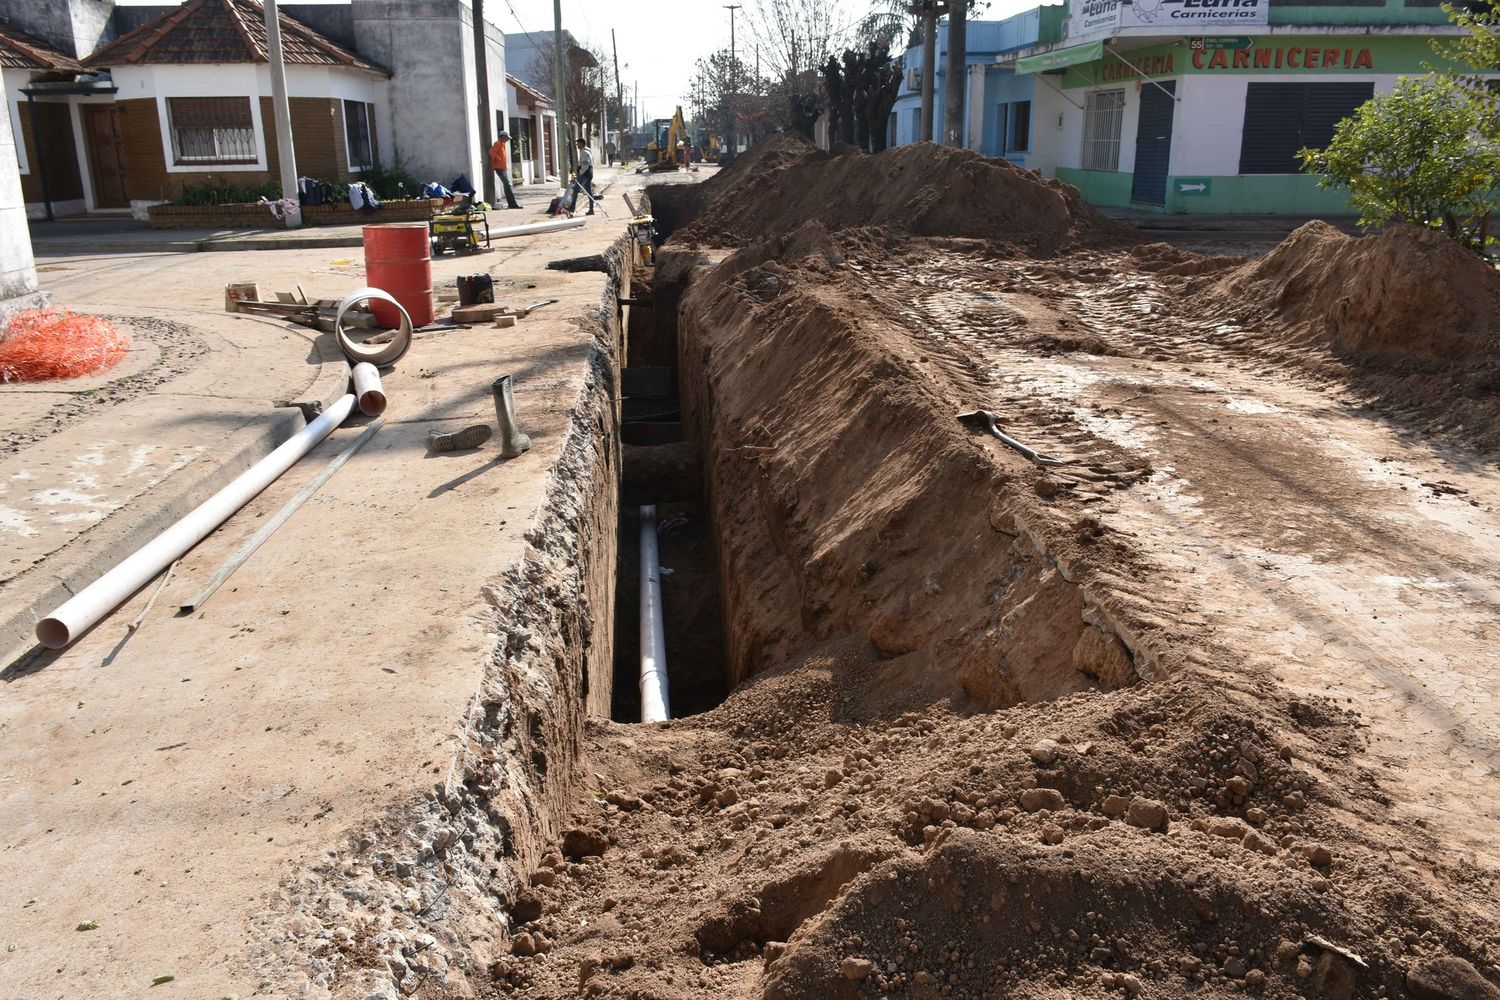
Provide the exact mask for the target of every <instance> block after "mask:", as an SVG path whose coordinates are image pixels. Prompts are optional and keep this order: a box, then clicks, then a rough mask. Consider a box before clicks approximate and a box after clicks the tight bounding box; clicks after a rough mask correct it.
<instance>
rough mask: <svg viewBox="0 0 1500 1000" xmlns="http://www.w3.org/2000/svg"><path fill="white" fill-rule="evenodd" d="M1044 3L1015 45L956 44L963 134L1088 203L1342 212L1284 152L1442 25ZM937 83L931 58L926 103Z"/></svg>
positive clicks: (1228, 7) (1395, 18) (1152, 3)
mask: <svg viewBox="0 0 1500 1000" xmlns="http://www.w3.org/2000/svg"><path fill="white" fill-rule="evenodd" d="M1049 11H1052V12H1055V13H1053V14H1052V15H1051V17H1052V18H1055V19H1056V20H1055V22H1049V21H1048V20H1046V19H1045V17H1044V18H1043V19H1042V20H1041V21H1039V22H1038V25H1037V30H1036V33H1035V34H1036V40H1035V41H1034V42H1033V43H1031V44H1029V45H1026V44H1023V45H1021V46H1020V47H1016V46H1007V47H1004V48H996V47H995V45H994V42H993V40H991V39H989V38H988V37H987V36H986V35H985V34H984V33H982V32H981V33H979V36H978V37H979V39H980V41H979V42H978V44H979V45H982V46H985V47H984V48H983V49H978V50H976V45H975V43H973V42H971V44H970V68H969V73H970V89H969V100H968V112H969V119H970V125H969V128H970V132H969V134H968V136H967V141H966V145H968V146H970V147H971V148H976V149H979V150H981V151H982V152H984V153H986V154H987V155H994V156H1006V157H1007V158H1009V159H1011V160H1013V161H1014V162H1017V163H1019V164H1021V165H1024V166H1027V167H1034V168H1036V169H1039V170H1040V171H1041V172H1042V173H1044V174H1045V175H1047V176H1049V177H1057V178H1058V179H1060V180H1064V181H1067V182H1068V183H1070V184H1073V185H1075V186H1076V187H1078V188H1079V190H1080V191H1082V192H1083V196H1084V198H1085V200H1087V201H1088V202H1090V203H1091V204H1094V205H1101V206H1111V207H1118V208H1130V209H1136V210H1141V211H1148V212H1164V213H1230V214H1285V215H1340V214H1347V213H1348V212H1349V208H1348V205H1347V200H1346V194H1345V192H1343V191H1340V190H1338V189H1329V188H1320V187H1319V186H1318V180H1319V179H1318V177H1316V176H1313V175H1309V174H1306V173H1303V172H1302V171H1301V170H1300V169H1299V162H1300V161H1299V159H1298V157H1297V150H1299V149H1301V148H1303V147H1321V146H1325V145H1327V143H1328V142H1329V140H1330V139H1331V138H1332V135H1333V129H1334V126H1335V125H1336V123H1337V122H1338V121H1339V120H1341V119H1343V118H1345V117H1347V116H1348V115H1349V114H1350V113H1351V112H1353V111H1354V110H1355V109H1356V108H1358V107H1359V106H1360V105H1361V104H1363V103H1364V102H1365V101H1368V100H1369V99H1370V98H1371V97H1372V96H1373V95H1374V94H1377V93H1382V92H1385V91H1388V90H1390V89H1391V88H1392V87H1394V86H1395V84H1396V81H1397V80H1398V79H1399V78H1400V77H1401V76H1403V75H1408V76H1410V75H1420V74H1422V73H1424V72H1426V71H1427V68H1428V67H1429V66H1433V65H1436V66H1442V65H1443V63H1444V60H1443V59H1442V57H1441V56H1440V55H1439V54H1438V53H1437V52H1435V51H1434V44H1435V43H1436V44H1437V45H1438V46H1439V47H1440V46H1441V44H1442V42H1443V41H1444V40H1445V39H1452V38H1454V37H1455V36H1456V35H1457V30H1456V29H1454V28H1453V27H1452V26H1451V25H1450V24H1449V22H1448V18H1447V16H1446V15H1445V14H1444V13H1443V11H1442V10H1441V8H1440V7H1439V6H1438V5H1437V3H1436V0H1353V2H1350V0H1344V2H1340V3H1328V2H1326V0H1319V2H1302V0H1070V2H1069V4H1068V5H1067V6H1066V7H1064V6H1063V5H1057V6H1052V7H1042V8H1040V13H1041V14H1043V15H1046V13H1047V12H1049ZM1029 13H1037V12H1029ZM1026 16H1027V15H1019V16H1018V17H1017V18H1011V19H1009V22H999V23H1000V24H1007V23H1010V22H1018V21H1020V22H1022V23H1024V21H1023V19H1024V18H1025V17H1026ZM1049 23H1056V24H1057V26H1058V29H1059V30H1058V31H1057V33H1056V37H1050V38H1049V37H1048V34H1047V31H1048V25H1049ZM981 24H983V22H978V23H975V24H971V25H970V26H969V31H970V35H971V38H972V37H974V36H975V28H976V27H978V26H980V25H981ZM1023 35H1024V32H1023ZM1011 37H1012V38H1014V37H1015V36H1014V35H1012V36H1011ZM911 55H912V53H908V59H909V60H910V57H911ZM915 55H916V58H917V61H918V64H920V50H917V51H916V52H915ZM908 65H910V62H909V63H908ZM980 72H983V74H984V76H985V83H984V88H983V90H979V89H977V88H976V85H975V83H974V81H975V78H976V77H977V76H978V74H979V73H980ZM1495 75H1496V76H1497V77H1500V73H1497V74H1495ZM907 76H908V79H907V81H905V83H906V85H907V86H910V85H911V84H913V83H914V82H915V80H916V77H915V75H914V74H912V73H910V71H908V74H907ZM945 84H946V80H944V79H943V77H942V74H941V72H940V74H939V85H938V90H939V93H938V97H937V103H938V110H939V114H941V107H942V89H943V87H944V86H945ZM904 89H905V88H903V91H904ZM913 96H914V95H913ZM1020 101H1025V102H1027V103H1025V105H1024V107H1025V111H1024V112H1023V114H1024V116H1025V117H1024V123H1025V129H1024V149H1017V148H1016V146H1017V140H1016V137H1015V135H1016V128H1017V125H1018V123H1019V122H1020V121H1022V120H1023V119H1021V118H1019V117H1018V109H1017V106H1016V105H1017V102H1020ZM912 106H916V105H912ZM1001 108H1004V109H1005V110H1004V111H1003V112H1002V111H1001V110H1000V109H1001ZM939 128H940V126H939ZM976 130H977V132H978V138H977V140H976V139H975V137H974V135H973V132H974V131H976ZM897 134H898V138H902V141H906V140H905V139H904V136H905V135H906V134H908V133H906V132H903V131H898V133H897Z"/></svg>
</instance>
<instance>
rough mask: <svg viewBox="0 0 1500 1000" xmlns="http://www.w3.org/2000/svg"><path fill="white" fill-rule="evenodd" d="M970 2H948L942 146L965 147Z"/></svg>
mask: <svg viewBox="0 0 1500 1000" xmlns="http://www.w3.org/2000/svg"><path fill="white" fill-rule="evenodd" d="M968 20H969V0H948V67H947V72H946V74H945V75H946V77H947V79H946V80H945V81H944V84H943V87H944V89H943V144H944V145H945V146H954V147H959V146H962V145H963V144H964V96H965V92H966V91H967V90H968V89H969V71H968V66H967V63H966V61H965V59H964V55H965V52H966V50H967V48H968V44H967V41H968V39H967V36H968V33H969V32H968Z"/></svg>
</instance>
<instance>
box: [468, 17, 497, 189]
mask: <svg viewBox="0 0 1500 1000" xmlns="http://www.w3.org/2000/svg"><path fill="white" fill-rule="evenodd" d="M471 2H472V3H473V7H474V9H473V13H474V83H475V86H476V89H477V90H478V91H479V169H480V170H481V171H483V173H484V182H483V183H482V184H480V187H481V188H482V189H483V190H484V200H485V202H486V204H490V205H493V204H494V203H495V172H494V171H493V170H491V169H490V163H489V155H490V143H491V142H493V141H494V139H493V137H492V136H491V134H490V60H489V53H488V52H487V51H486V47H485V44H484V0H471Z"/></svg>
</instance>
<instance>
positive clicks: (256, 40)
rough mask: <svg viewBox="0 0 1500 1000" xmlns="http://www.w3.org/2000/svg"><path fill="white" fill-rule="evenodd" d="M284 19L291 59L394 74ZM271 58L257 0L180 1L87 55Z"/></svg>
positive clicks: (172, 60) (92, 61) (285, 51)
mask: <svg viewBox="0 0 1500 1000" xmlns="http://www.w3.org/2000/svg"><path fill="white" fill-rule="evenodd" d="M280 20H281V52H282V57H283V59H284V60H285V61H286V63H287V64H288V65H294V64H300V65H303V66H350V67H353V68H356V69H364V70H370V71H371V72H376V73H384V74H385V75H386V76H389V75H390V74H389V73H386V71H385V70H383V69H381V68H380V67H378V66H375V65H373V64H371V63H368V62H366V61H365V60H363V59H361V58H359V56H356V55H355V54H354V53H352V52H350V51H348V50H347V49H343V48H340V47H339V46H338V45H335V44H334V43H333V42H331V41H329V40H328V39H327V38H324V37H323V36H322V35H320V34H318V33H317V32H316V31H314V30H312V29H311V28H309V27H308V26H307V25H305V24H302V23H301V22H299V21H296V20H293V19H292V18H290V17H288V16H287V15H286V14H285V13H283V14H281V15H280ZM269 61H270V60H269V59H268V57H267V55H266V15H265V9H264V8H263V7H261V5H260V4H259V3H257V2H256V0H187V3H184V4H183V5H182V6H181V7H178V8H176V9H175V10H171V11H168V12H167V13H165V14H163V15H162V16H160V17H158V18H156V19H155V20H153V21H148V22H147V23H145V24H143V25H141V26H140V27H139V28H137V29H135V30H134V31H132V32H130V33H129V34H127V35H123V36H121V37H120V38H117V39H115V40H114V41H113V42H110V43H109V44H108V45H106V46H105V47H104V48H102V49H100V50H99V51H98V52H95V53H94V54H93V55H91V56H89V57H88V59H87V60H86V62H87V64H88V65H89V66H92V67H96V68H99V69H103V68H106V67H109V66H120V65H126V64H131V63H140V64H147V65H152V64H163V63H166V64H182V63H246V62H256V63H263V62H269Z"/></svg>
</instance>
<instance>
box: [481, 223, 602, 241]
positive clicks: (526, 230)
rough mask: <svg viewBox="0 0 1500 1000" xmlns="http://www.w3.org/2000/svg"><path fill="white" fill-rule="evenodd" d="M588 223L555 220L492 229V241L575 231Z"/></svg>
mask: <svg viewBox="0 0 1500 1000" xmlns="http://www.w3.org/2000/svg"><path fill="white" fill-rule="evenodd" d="M587 221H588V220H586V219H555V220H553V221H552V222H530V223H527V224H526V225H524V226H510V227H508V228H505V229H491V230H490V239H492V240H503V239H506V238H507V237H511V236H531V235H533V234H534V233H552V232H556V231H557V230H559V229H574V228H576V227H578V226H581V225H583V224H584V223H585V222H587Z"/></svg>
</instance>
